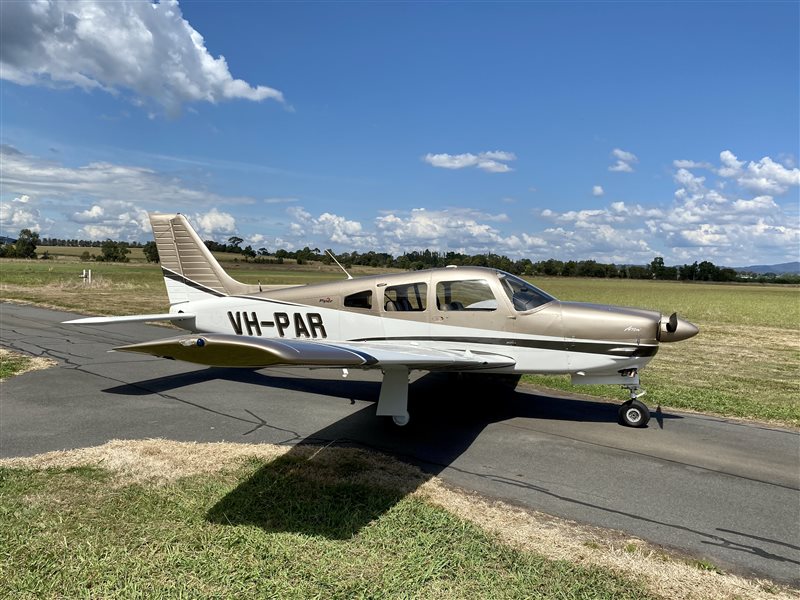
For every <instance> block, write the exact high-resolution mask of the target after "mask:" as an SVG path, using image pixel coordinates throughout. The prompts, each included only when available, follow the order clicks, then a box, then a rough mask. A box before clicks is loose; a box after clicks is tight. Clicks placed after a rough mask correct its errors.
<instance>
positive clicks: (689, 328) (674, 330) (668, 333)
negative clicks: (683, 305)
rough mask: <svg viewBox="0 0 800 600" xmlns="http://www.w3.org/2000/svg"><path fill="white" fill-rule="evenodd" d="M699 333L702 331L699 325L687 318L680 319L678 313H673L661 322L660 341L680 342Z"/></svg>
mask: <svg viewBox="0 0 800 600" xmlns="http://www.w3.org/2000/svg"><path fill="white" fill-rule="evenodd" d="M698 333H700V328H699V327H698V326H697V325H695V324H694V323H690V322H689V321H687V320H685V319H680V318H678V317H677V316H676V315H672V316H671V317H670V318H669V320H668V321H662V322H661V336H660V341H662V342H680V341H682V340H688V339H689V338H691V337H694V336H696V335H697V334H698Z"/></svg>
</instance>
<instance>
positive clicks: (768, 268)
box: [733, 261, 800, 275]
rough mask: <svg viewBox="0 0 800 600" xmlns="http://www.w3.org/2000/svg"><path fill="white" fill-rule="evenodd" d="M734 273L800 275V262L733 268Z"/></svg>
mask: <svg viewBox="0 0 800 600" xmlns="http://www.w3.org/2000/svg"><path fill="white" fill-rule="evenodd" d="M733 269H734V271H737V272H739V273H758V274H759V275H763V274H765V273H775V274H776V275H783V274H785V273H791V274H792V275H800V262H799V261H795V262H788V263H781V264H779V265H752V266H750V267H734V268H733Z"/></svg>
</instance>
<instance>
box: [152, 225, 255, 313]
mask: <svg viewBox="0 0 800 600" xmlns="http://www.w3.org/2000/svg"><path fill="white" fill-rule="evenodd" d="M149 217H150V225H152V227H153V237H154V238H155V241H156V247H157V248H158V256H159V260H160V262H161V269H162V271H163V273H164V283H165V284H166V286H167V295H168V296H169V303H170V304H171V305H172V304H179V303H181V302H188V301H190V300H204V299H207V298H209V297H212V296H230V295H237V294H251V293H255V292H258V291H259V286H257V285H255V286H254V285H247V284H244V283H240V282H238V281H236V280H235V279H233V278H232V277H231V276H229V275H228V274H227V273H226V272H225V270H224V269H223V268H222V267H221V266H220V264H219V263H218V262H217V259H216V258H214V255H213V254H211V252H210V251H209V249H208V248H207V247H206V245H205V244H204V243H203V240H201V239H200V236H198V235H197V233H196V232H195V230H194V229H192V226H191V225H190V224H189V221H187V220H186V217H184V216H183V215H181V214H156V213H152V214H150V215H149Z"/></svg>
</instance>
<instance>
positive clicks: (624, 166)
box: [608, 148, 639, 173]
mask: <svg viewBox="0 0 800 600" xmlns="http://www.w3.org/2000/svg"><path fill="white" fill-rule="evenodd" d="M611 156H613V157H614V158H615V159H617V162H615V163H614V164H613V165H611V166H610V167H608V170H609V171H614V172H617V173H633V165H634V164H636V163H637V162H639V158H638V157H637V156H636V155H635V154H634V153H633V152H627V151H625V150H620V149H619V148H614V150H613V151H612V152H611Z"/></svg>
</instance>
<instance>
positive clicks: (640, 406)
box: [619, 385, 650, 427]
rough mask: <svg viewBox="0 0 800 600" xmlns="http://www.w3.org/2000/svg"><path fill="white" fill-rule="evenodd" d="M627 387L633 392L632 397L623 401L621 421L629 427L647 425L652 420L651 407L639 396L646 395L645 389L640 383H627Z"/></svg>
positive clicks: (620, 412)
mask: <svg viewBox="0 0 800 600" xmlns="http://www.w3.org/2000/svg"><path fill="white" fill-rule="evenodd" d="M623 387H625V388H626V389H627V390H628V391H629V392H630V394H631V399H630V400H628V401H627V402H623V403H622V404H621V405H620V407H619V422H620V423H621V424H622V425H627V426H628V427H645V426H646V425H647V422H648V421H649V420H650V409H649V408H647V405H646V404H645V403H644V402H641V401H640V400H639V398H641V397H642V396H644V395H645V393H646V392H645V391H644V390H643V389H641V388H640V387H639V386H638V385H626V386H623Z"/></svg>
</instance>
